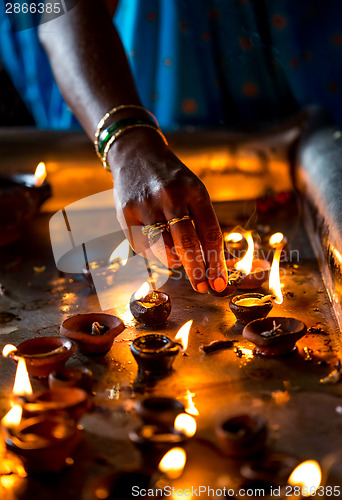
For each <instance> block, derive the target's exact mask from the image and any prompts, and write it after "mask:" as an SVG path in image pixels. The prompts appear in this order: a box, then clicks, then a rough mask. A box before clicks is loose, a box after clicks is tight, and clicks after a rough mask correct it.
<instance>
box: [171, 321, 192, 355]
mask: <svg viewBox="0 0 342 500" xmlns="http://www.w3.org/2000/svg"><path fill="white" fill-rule="evenodd" d="M192 323H193V320H192V319H191V320H190V321H187V322H186V323H185V324H184V325H183V326H182V327H181V328H180V329H179V330H178V332H177V335H176V336H175V340H176V341H177V342H179V343H180V344H182V346H183V352H184V351H186V350H187V348H188V343H189V333H190V328H191V325H192Z"/></svg>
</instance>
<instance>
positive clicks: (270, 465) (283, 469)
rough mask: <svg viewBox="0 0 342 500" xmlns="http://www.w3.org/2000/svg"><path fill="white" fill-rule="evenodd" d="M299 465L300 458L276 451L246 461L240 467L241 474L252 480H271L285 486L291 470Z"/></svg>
mask: <svg viewBox="0 0 342 500" xmlns="http://www.w3.org/2000/svg"><path fill="white" fill-rule="evenodd" d="M297 465H298V459H297V458H295V457H292V456H290V455H285V454H280V453H274V454H271V455H268V456H267V455H266V456H265V457H264V458H262V459H261V460H257V461H256V460H255V461H251V462H246V463H245V464H243V465H242V467H241V469H240V473H241V476H243V477H244V478H245V479H248V480H250V481H269V482H275V483H276V484H277V485H281V486H283V485H284V484H287V481H288V479H289V477H290V474H291V472H292V471H293V470H294V468H295V467H296V466H297Z"/></svg>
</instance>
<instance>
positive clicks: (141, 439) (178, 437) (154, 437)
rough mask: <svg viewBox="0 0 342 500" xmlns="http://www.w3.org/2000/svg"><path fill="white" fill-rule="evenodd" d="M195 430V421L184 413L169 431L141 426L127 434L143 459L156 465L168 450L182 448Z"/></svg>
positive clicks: (157, 427) (155, 426) (163, 428)
mask: <svg viewBox="0 0 342 500" xmlns="http://www.w3.org/2000/svg"><path fill="white" fill-rule="evenodd" d="M196 430H197V425H196V420H195V419H194V418H193V417H192V416H191V415H188V414H186V413H180V414H179V415H178V416H177V417H176V419H175V421H174V426H173V427H172V428H171V427H170V428H169V429H167V428H165V427H164V426H158V425H143V426H142V427H140V428H138V429H136V430H135V431H132V432H130V433H129V438H130V440H131V441H132V443H134V445H135V446H136V447H137V448H138V449H139V450H140V452H141V453H142V455H143V457H144V458H145V459H146V460H148V461H149V463H151V461H153V463H154V464H158V463H159V462H160V460H161V458H162V457H163V455H165V453H167V452H168V451H169V450H170V449H172V448H174V447H175V446H176V447H178V446H184V445H185V444H186V443H187V442H188V441H189V439H190V438H192V437H193V436H194V435H195V433H196Z"/></svg>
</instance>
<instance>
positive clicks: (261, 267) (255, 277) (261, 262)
mask: <svg viewBox="0 0 342 500" xmlns="http://www.w3.org/2000/svg"><path fill="white" fill-rule="evenodd" d="M237 262H238V260H236V259H229V260H227V261H226V265H227V269H228V272H229V271H230V272H231V273H232V272H234V270H235V268H234V265H235V264H236V263H237ZM270 270H271V265H270V263H269V262H268V261H267V260H265V259H254V260H253V262H252V269H251V272H250V273H249V274H247V275H242V278H241V281H240V283H238V284H237V288H238V289H240V290H254V289H256V288H259V287H261V285H262V284H263V283H264V281H266V280H268V278H269V275H270Z"/></svg>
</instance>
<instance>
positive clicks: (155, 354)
mask: <svg viewBox="0 0 342 500" xmlns="http://www.w3.org/2000/svg"><path fill="white" fill-rule="evenodd" d="M191 325H192V320H190V321H188V322H187V323H185V325H183V326H182V327H181V328H180V329H179V331H178V332H177V335H176V337H175V339H174V340H171V339H170V338H169V337H167V336H166V335H161V334H155V333H153V334H149V335H141V336H140V337H137V338H136V339H135V340H133V342H132V343H131V352H132V354H133V356H134V359H135V360H136V362H137V363H138V378H139V379H150V378H155V377H162V376H165V375H167V374H168V373H169V372H170V371H171V370H172V365H173V362H174V360H175V358H176V356H177V355H178V354H179V352H181V351H185V350H186V349H187V346H188V337H189V333H190V328H191Z"/></svg>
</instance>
